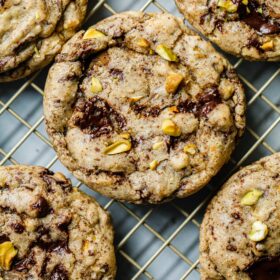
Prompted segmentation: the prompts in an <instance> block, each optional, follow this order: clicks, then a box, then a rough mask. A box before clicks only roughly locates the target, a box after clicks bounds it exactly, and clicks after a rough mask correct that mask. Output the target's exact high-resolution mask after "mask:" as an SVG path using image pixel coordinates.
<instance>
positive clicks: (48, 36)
mask: <svg viewBox="0 0 280 280" xmlns="http://www.w3.org/2000/svg"><path fill="white" fill-rule="evenodd" d="M86 9H87V0H57V1H53V0H46V1H44V0H2V1H0V82H6V81H11V80H16V79H20V78H23V77H25V76H27V75H29V74H31V73H32V72H34V71H36V70H38V69H41V68H43V67H44V66H46V65H47V64H49V63H50V62H51V61H52V59H53V58H54V57H55V55H56V54H57V53H59V51H60V50H61V48H62V46H63V44H64V43H65V42H66V41H67V40H68V39H69V38H70V37H71V36H73V35H74V33H75V31H76V30H77V29H78V28H79V26H80V25H81V23H82V21H83V19H84V17H85V14H86Z"/></svg>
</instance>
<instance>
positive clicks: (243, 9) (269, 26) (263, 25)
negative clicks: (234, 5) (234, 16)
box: [238, 1, 280, 35]
mask: <svg viewBox="0 0 280 280" xmlns="http://www.w3.org/2000/svg"><path fill="white" fill-rule="evenodd" d="M247 8H249V10H250V13H248V12H247ZM259 8H262V9H264V8H265V7H264V6H260V5H259V4H258V3H257V2H256V1H249V3H248V6H246V5H243V4H240V5H239V9H238V13H239V16H240V19H241V20H242V21H244V22H245V23H246V24H248V25H249V26H250V27H252V28H253V29H255V30H257V31H258V32H260V33H261V34H264V35H269V34H276V33H280V25H279V23H277V22H275V21H274V20H273V19H272V18H270V17H266V16H265V15H264V13H258V12H257V10H258V9H259Z"/></svg>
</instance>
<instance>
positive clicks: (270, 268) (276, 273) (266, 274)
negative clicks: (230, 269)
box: [245, 256, 280, 280]
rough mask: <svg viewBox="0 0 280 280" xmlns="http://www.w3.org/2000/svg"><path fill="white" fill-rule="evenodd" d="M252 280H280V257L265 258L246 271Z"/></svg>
mask: <svg viewBox="0 0 280 280" xmlns="http://www.w3.org/2000/svg"><path fill="white" fill-rule="evenodd" d="M245 272H247V273H248V274H249V276H250V277H251V279H252V280H280V257H279V256H278V257H264V258H261V259H260V260H258V261H257V262H254V263H253V264H252V265H251V266H250V267H248V268H247V269H246V271H245Z"/></svg>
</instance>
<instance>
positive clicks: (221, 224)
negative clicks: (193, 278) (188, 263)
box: [200, 153, 280, 280]
mask: <svg viewBox="0 0 280 280" xmlns="http://www.w3.org/2000/svg"><path fill="white" fill-rule="evenodd" d="M279 175H280V153H278V154H274V155H272V156H269V157H265V158H263V159H261V160H260V161H257V162H255V163H253V164H252V165H249V166H247V167H245V168H243V169H242V170H241V171H239V172H237V173H236V174H235V175H233V176H232V177H231V178H230V179H229V180H228V181H227V183H226V184H225V185H224V187H223V188H222V190H221V191H220V192H219V193H218V194H217V196H216V197H215V198H214V199H213V200H212V202H211V203H210V205H209V206H208V209H207V212H206V214H205V217H204V220H203V223H202V227H201V235H200V253H201V257H200V263H201V275H202V277H201V279H208V280H210V279H215V280H216V279H244V280H245V279H248V280H249V279H252V280H260V279H262V280H264V279H279V277H280V269H279V264H280V258H279V247H280V246H279V245H280V244H279V235H280V227H279V221H280V210H279V209H280V207H279V205H280V196H279V193H280V188H279V186H280V176H279Z"/></svg>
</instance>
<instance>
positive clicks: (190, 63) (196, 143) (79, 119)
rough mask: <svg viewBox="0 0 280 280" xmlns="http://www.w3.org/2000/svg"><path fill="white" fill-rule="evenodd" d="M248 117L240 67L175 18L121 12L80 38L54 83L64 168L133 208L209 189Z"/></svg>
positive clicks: (50, 82)
mask: <svg viewBox="0 0 280 280" xmlns="http://www.w3.org/2000/svg"><path fill="white" fill-rule="evenodd" d="M244 111H245V98H244V92H243V87H242V85H241V83H240V81H239V79H238V77H237V75H236V73H235V71H234V69H232V67H231V66H230V65H229V63H228V62H227V61H226V60H225V59H224V58H223V57H222V56H221V55H219V54H218V53H217V52H216V51H215V50H214V49H213V47H212V46H211V44H210V43H208V42H206V41H204V40H202V39H201V38H200V37H199V36H197V35H195V34H194V33H193V32H192V31H190V30H189V29H187V28H186V27H185V26H184V25H183V22H182V21H181V20H180V19H178V18H176V17H174V16H172V15H170V14H145V13H140V12H129V13H123V14H118V15H115V16H112V17H109V18H107V19H105V20H103V21H101V22H99V23H98V24H96V25H95V26H93V27H91V28H90V29H89V30H87V31H81V32H79V33H77V34H76V35H75V36H74V37H73V38H72V39H71V40H69V41H68V42H67V44H66V45H65V46H64V47H63V50H62V52H61V54H59V55H58V56H57V58H56V63H55V64H54V65H53V66H52V68H51V70H50V72H49V75H48V79H47V82H46V86H45V97H44V114H45V118H46V126H47V131H48V133H49V135H50V138H51V141H52V143H53V146H54V148H55V149H56V151H57V153H58V156H59V158H60V160H61V161H62V163H63V164H65V166H66V167H67V168H69V169H70V170H71V171H72V172H73V173H74V175H75V176H77V177H78V178H79V179H80V180H82V181H83V182H85V183H86V184H87V185H88V186H90V187H91V188H93V189H94V190H96V191H98V192H100V193H102V194H104V195H107V196H110V197H112V198H116V199H119V200H124V201H130V202H134V203H144V202H149V203H160V202H163V201H166V200H170V199H172V198H174V197H186V196H188V195H190V194H192V193H194V192H197V191H198V190H199V189H201V188H202V187H204V186H205V185H206V184H207V183H208V182H209V180H210V179H211V178H212V177H213V176H214V175H215V174H216V173H217V172H218V171H219V169H220V168H221V167H222V166H223V164H224V163H225V162H227V161H228V159H229V157H230V154H231V152H232V151H233V149H234V147H235V143H236V141H237V139H238V138H239V137H240V136H241V135H242V133H243V129H244V126H245V117H244Z"/></svg>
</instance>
